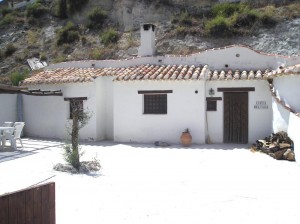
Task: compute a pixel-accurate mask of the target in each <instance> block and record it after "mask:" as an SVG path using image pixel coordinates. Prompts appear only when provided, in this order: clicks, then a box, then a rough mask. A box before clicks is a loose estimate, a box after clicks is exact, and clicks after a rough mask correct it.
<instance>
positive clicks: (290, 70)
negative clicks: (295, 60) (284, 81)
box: [268, 64, 300, 78]
mask: <svg viewBox="0 0 300 224" xmlns="http://www.w3.org/2000/svg"><path fill="white" fill-rule="evenodd" d="M299 74H300V64H297V65H293V66H289V67H286V68H279V69H277V70H274V71H271V72H269V73H268V78H273V77H276V76H283V75H299Z"/></svg>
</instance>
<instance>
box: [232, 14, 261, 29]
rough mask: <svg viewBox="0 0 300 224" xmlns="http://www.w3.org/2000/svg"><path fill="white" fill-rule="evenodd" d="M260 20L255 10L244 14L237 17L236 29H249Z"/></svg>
mask: <svg viewBox="0 0 300 224" xmlns="http://www.w3.org/2000/svg"><path fill="white" fill-rule="evenodd" d="M258 20H259V14H258V13H257V12H256V11H255V10H251V11H248V12H243V13H241V14H239V15H237V17H236V19H235V21H234V23H235V24H234V26H235V27H249V26H252V25H253V24H254V23H255V22H256V21H258Z"/></svg>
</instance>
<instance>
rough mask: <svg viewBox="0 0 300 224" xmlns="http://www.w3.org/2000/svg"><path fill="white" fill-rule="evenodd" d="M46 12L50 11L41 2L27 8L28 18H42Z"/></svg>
mask: <svg viewBox="0 0 300 224" xmlns="http://www.w3.org/2000/svg"><path fill="white" fill-rule="evenodd" d="M46 12H48V9H47V8H46V7H45V6H43V5H42V4H41V3H40V2H39V1H37V2H35V3H33V4H29V5H28V6H27V8H26V16H27V17H28V18H29V17H32V18H40V17H41V16H43V15H44V14H45V13H46Z"/></svg>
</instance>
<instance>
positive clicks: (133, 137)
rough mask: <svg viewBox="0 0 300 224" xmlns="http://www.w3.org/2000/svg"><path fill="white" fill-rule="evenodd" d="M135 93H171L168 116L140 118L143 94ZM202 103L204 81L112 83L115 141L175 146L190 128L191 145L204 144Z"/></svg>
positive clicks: (169, 94)
mask: <svg viewBox="0 0 300 224" xmlns="http://www.w3.org/2000/svg"><path fill="white" fill-rule="evenodd" d="M138 90H173V93H168V94H167V95H168V96H167V103H168V112H167V114H165V115H150V114H143V94H138ZM196 90H198V94H196V93H195V91H196ZM204 102H205V98H204V81H197V82H195V81H194V82H190V81H180V82H176V81H163V82H153V81H149V82H148V81H137V82H134V81H132V82H131V81H128V82H114V140H115V141H117V142H143V143H153V142H154V141H165V142H168V143H176V144H177V143H180V136H181V133H182V132H183V131H184V130H185V129H186V128H189V130H190V132H191V135H192V137H193V143H197V144H201V143H204V142H205V104H204Z"/></svg>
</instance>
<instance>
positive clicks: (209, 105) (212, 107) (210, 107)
mask: <svg viewBox="0 0 300 224" xmlns="http://www.w3.org/2000/svg"><path fill="white" fill-rule="evenodd" d="M206 110H207V111H217V101H215V100H208V101H206Z"/></svg>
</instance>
